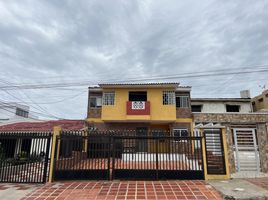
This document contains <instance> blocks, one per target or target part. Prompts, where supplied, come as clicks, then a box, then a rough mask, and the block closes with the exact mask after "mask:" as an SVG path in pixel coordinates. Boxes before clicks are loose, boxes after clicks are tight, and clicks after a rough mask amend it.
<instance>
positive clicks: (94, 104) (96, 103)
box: [89, 96, 102, 108]
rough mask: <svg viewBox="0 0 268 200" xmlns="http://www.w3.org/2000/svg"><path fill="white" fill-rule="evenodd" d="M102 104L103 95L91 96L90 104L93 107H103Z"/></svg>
mask: <svg viewBox="0 0 268 200" xmlns="http://www.w3.org/2000/svg"><path fill="white" fill-rule="evenodd" d="M101 104H102V99H101V97H94V96H92V97H90V98H89V105H90V107H91V108H99V107H101Z"/></svg>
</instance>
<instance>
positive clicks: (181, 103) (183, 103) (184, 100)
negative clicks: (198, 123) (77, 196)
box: [176, 96, 189, 108]
mask: <svg viewBox="0 0 268 200" xmlns="http://www.w3.org/2000/svg"><path fill="white" fill-rule="evenodd" d="M176 107H177V108H188V107H189V96H176Z"/></svg>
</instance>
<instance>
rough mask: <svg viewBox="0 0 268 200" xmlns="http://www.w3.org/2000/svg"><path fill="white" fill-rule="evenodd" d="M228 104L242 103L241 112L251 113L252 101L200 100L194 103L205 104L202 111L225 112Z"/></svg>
mask: <svg viewBox="0 0 268 200" xmlns="http://www.w3.org/2000/svg"><path fill="white" fill-rule="evenodd" d="M226 104H228V105H240V112H241V113H250V112H251V105H250V103H243V102H239V103H233V102H232V103H228V102H226V103H223V102H208V103H206V102H200V103H196V102H195V103H194V104H193V105H203V107H202V113H225V112H226Z"/></svg>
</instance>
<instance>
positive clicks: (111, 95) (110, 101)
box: [102, 92, 115, 106]
mask: <svg viewBox="0 0 268 200" xmlns="http://www.w3.org/2000/svg"><path fill="white" fill-rule="evenodd" d="M102 105H103V106H114V105H115V92H103V95H102Z"/></svg>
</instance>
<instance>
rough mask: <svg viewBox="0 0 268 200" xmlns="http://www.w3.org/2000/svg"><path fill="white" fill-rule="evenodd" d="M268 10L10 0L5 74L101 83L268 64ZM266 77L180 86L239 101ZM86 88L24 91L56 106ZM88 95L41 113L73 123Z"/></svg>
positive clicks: (2, 46) (2, 44)
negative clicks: (245, 91) (53, 100)
mask: <svg viewBox="0 0 268 200" xmlns="http://www.w3.org/2000/svg"><path fill="white" fill-rule="evenodd" d="M267 8H268V3H266V2H264V1H253V0H246V1H242V0H241V1H213V0H206V1H202V2H197V1H193V0H192V1H183V2H179V1H176V0H171V1H153V0H144V1H138V0H134V1H123V0H118V1H110V0H105V1H98V0H92V1H82V0H76V1H74V0H73V1H72V0H69V1H65V2H64V3H63V2H62V1H56V0H49V1H34V0H27V1H24V2H21V1H19V2H18V1H3V2H1V3H0V70H1V73H0V78H1V79H5V80H9V81H10V82H14V83H48V82H59V81H61V82H65V81H79V80H88V81H92V82H96V83H97V82H101V81H103V80H107V79H115V80H116V79H117V80H120V79H127V78H128V77H137V78H140V77H148V76H150V75H165V74H181V73H187V72H198V71H209V70H217V69H228V68H231V67H241V66H255V65H263V64H268V61H267V57H268V50H267V49H268V46H267V45H268V13H267V12H266V11H267ZM267 78H268V77H267V74H264V73H263V74H247V75H243V76H242V75H241V76H239V75H230V76H224V77H223V76H222V77H206V78H204V77H202V78H191V79H187V78H185V79H180V80H178V81H180V82H181V83H182V84H187V85H192V86H193V96H207V97H209V96H219V97H223V96H230V97H235V96H238V95H239V90H242V89H248V88H249V89H251V91H252V94H257V93H258V92H260V89H259V88H258V85H259V84H268V82H267ZM0 84H1V85H3V84H4V83H0ZM80 90H86V87H84V88H82V87H81V88H77V91H71V92H70V91H67V90H36V91H24V92H26V93H27V94H28V95H29V96H31V97H32V98H34V99H35V101H36V102H41V101H44V100H46V101H48V102H49V101H50V100H51V99H55V100H56V99H57V98H56V97H55V98H54V97H53V96H58V99H59V98H60V97H59V96H63V97H68V96H71V95H73V94H74V92H79V91H80ZM0 93H3V92H1V91H0ZM13 93H14V94H16V93H15V92H13ZM20 93H21V95H20V96H21V97H20V98H22V99H23V100H25V101H26V100H27V101H29V99H27V98H26V97H25V95H23V92H20ZM40 95H41V96H40ZM2 97H3V98H4V99H5V100H13V101H14V99H12V97H10V96H9V95H6V94H5V95H4V94H3V96H2ZM86 98H87V96H86V92H85V94H83V95H81V96H78V97H77V98H75V99H73V100H70V101H67V102H62V103H59V104H55V105H53V104H48V105H45V104H44V105H42V107H44V108H45V109H46V110H48V111H49V112H51V113H53V114H55V115H59V116H63V117H66V118H78V117H85V114H86ZM68 104H71V105H72V106H68Z"/></svg>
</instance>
